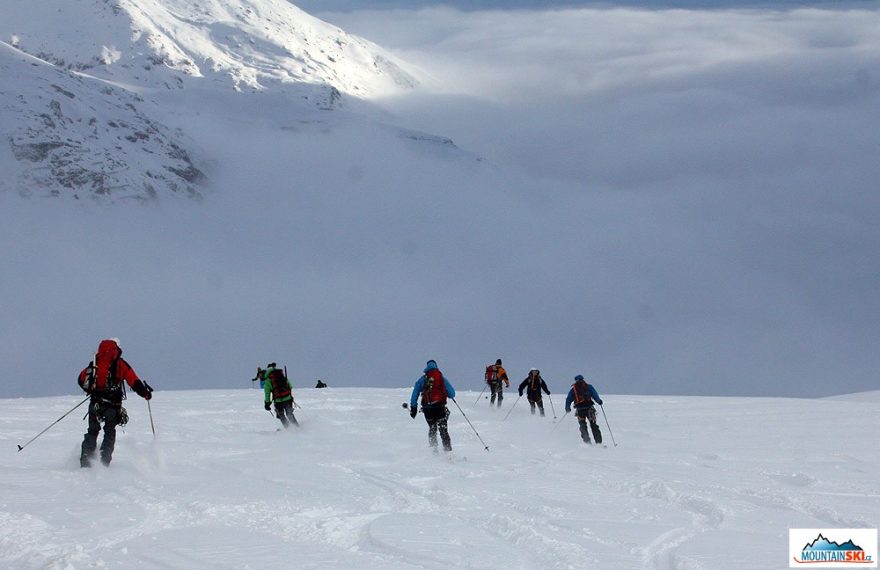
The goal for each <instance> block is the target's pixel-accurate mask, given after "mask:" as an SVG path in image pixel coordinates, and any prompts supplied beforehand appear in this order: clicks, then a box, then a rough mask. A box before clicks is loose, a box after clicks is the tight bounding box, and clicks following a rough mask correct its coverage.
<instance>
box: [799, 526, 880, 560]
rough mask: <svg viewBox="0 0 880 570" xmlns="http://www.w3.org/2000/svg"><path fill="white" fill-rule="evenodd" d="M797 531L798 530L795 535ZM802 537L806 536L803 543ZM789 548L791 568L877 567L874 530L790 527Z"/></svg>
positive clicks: (875, 534)
mask: <svg viewBox="0 0 880 570" xmlns="http://www.w3.org/2000/svg"><path fill="white" fill-rule="evenodd" d="M796 531H801V533H800V534H799V535H795V532H796ZM804 533H808V534H806V535H805V534H804ZM804 536H807V537H809V538H807V541H806V542H803V537H804ZM829 537H830V538H829ZM799 545H800V546H799ZM863 546H864V547H863ZM789 548H790V550H791V551H792V552H791V554H792V559H791V562H790V564H789V566H791V567H799V566H801V565H803V564H811V565H813V566H816V567H820V568H847V567H849V568H851V567H853V566H861V567H867V568H876V567H877V530H876V529H828V530H817V529H790V531H789Z"/></svg>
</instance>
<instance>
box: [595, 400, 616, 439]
mask: <svg viewBox="0 0 880 570" xmlns="http://www.w3.org/2000/svg"><path fill="white" fill-rule="evenodd" d="M599 409H601V410H602V416H603V417H604V418H605V425H606V426H608V433H609V434H610V435H611V442H612V443H613V444H614V447H617V442H616V441H614V432H613V431H611V424H609V423H608V416H606V415H605V407H604V406H602V404H599Z"/></svg>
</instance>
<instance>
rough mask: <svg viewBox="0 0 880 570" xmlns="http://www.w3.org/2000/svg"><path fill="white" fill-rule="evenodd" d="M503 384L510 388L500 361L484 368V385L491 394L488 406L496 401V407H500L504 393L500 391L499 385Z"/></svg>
mask: <svg viewBox="0 0 880 570" xmlns="http://www.w3.org/2000/svg"><path fill="white" fill-rule="evenodd" d="M502 382H503V383H504V384H505V385H506V386H507V387H510V379H509V378H508V377H507V371H506V370H505V369H504V367H503V366H501V359H500V358H499V359H498V360H496V361H495V364H490V365H489V366H487V367H486V384H488V385H489V391H490V393H491V395H490V397H489V405H490V406H491V405H492V404H494V403H495V399H496V398H497V399H498V407H499V408H500V407H501V400H503V399H504V392H503V391H502V390H501V383H502Z"/></svg>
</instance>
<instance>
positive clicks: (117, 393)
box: [78, 338, 153, 467]
mask: <svg viewBox="0 0 880 570" xmlns="http://www.w3.org/2000/svg"><path fill="white" fill-rule="evenodd" d="M78 382H79V386H80V388H82V389H83V391H85V393H86V394H88V395H89V396H91V399H90V401H89V414H88V415H89V430H88V431H87V432H86V435H85V437H84V438H83V442H82V451H81V452H80V456H79V464H80V467H91V466H92V459H94V456H95V450H96V449H97V447H98V432H99V431H101V423H103V424H104V439H103V441H102V442H101V463H103V464H104V465H110V461H111V460H112V459H113V449H114V447H115V446H116V426H117V425H125V424H126V423H127V422H128V414H127V413H126V412H125V408H123V407H122V400H124V399H125V386H124V385H123V383H126V384H128V385H129V386H130V387H131V389H132V390H134V391H135V392H136V393H137V395H138V396H140V397H141V398H143V399H145V400H149V399H150V398H152V397H153V389H152V388H150V386H149V385H148V384H146V383H145V382H142V381H141V380H140V379H139V378H138V376H137V374H135V372H134V369H133V368H132V367H131V366H130V365H129V364H128V362H126V361H125V360H123V359H122V349H121V348H119V339H115V338H111V339H106V340H102V341H101V343H100V344H99V345H98V352H97V353H95V359H94V360H92V361H91V362H89V365H88V366H86V367H85V368H84V369H83V370H82V372H80V373H79V378H78Z"/></svg>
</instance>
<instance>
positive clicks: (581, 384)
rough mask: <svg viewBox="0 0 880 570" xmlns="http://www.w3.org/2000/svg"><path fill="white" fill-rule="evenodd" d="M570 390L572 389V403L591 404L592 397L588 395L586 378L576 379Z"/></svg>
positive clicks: (588, 389) (588, 388)
mask: <svg viewBox="0 0 880 570" xmlns="http://www.w3.org/2000/svg"><path fill="white" fill-rule="evenodd" d="M571 388H572V390H574V403H575V405H578V404H587V405H589V406H592V405H593V397H592V396H590V387H589V386H588V385H587V381H586V380H578V381H577V382H575V383H574V384H572V385H571Z"/></svg>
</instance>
